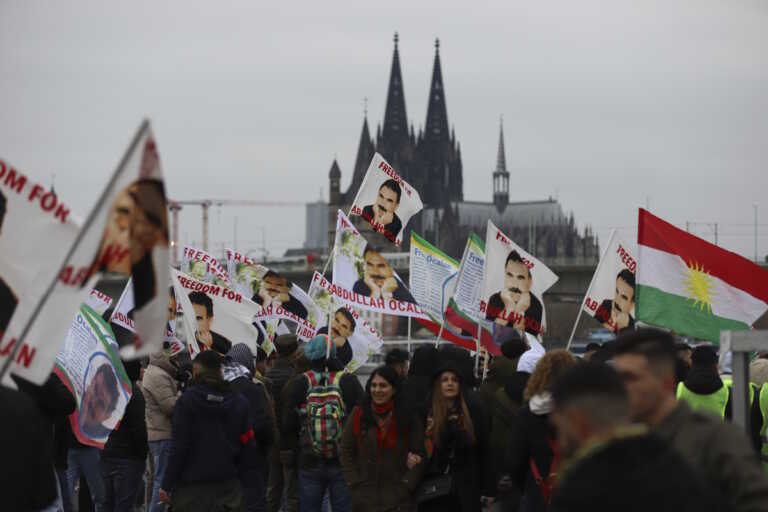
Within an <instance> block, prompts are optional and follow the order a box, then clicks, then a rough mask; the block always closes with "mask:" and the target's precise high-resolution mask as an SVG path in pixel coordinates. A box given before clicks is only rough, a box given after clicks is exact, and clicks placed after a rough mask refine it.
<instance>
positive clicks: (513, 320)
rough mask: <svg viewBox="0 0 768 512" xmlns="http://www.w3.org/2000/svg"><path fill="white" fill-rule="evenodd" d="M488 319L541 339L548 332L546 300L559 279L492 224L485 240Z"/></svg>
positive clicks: (484, 296)
mask: <svg viewBox="0 0 768 512" xmlns="http://www.w3.org/2000/svg"><path fill="white" fill-rule="evenodd" d="M484 274H485V278H484V284H483V302H482V305H481V308H482V309H483V311H485V318H486V319H487V320H492V321H493V322H494V323H495V324H496V325H500V326H509V327H514V328H516V329H518V330H521V331H522V330H525V331H526V332H528V333H530V334H533V335H534V336H538V335H539V334H541V333H542V332H544V330H545V328H546V314H545V311H544V301H543V299H542V296H543V295H544V292H545V291H547V290H548V289H549V288H550V287H551V286H552V285H554V284H555V283H556V282H557V279H558V278H557V276H556V275H555V273H554V272H552V271H551V270H550V269H549V268H547V266H546V265H544V264H543V263H542V262H540V261H539V260H537V259H536V258H534V257H533V256H531V255H530V254H528V253H527V252H526V251H524V250H523V249H522V248H521V247H520V246H519V245H517V244H516V243H514V242H513V241H512V240H510V239H509V238H508V237H507V236H506V235H505V234H504V233H502V232H501V231H500V230H499V229H498V228H497V227H496V226H494V225H493V222H491V221H490V220H489V221H488V229H487V232H486V236H485V267H484Z"/></svg>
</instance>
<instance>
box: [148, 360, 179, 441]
mask: <svg viewBox="0 0 768 512" xmlns="http://www.w3.org/2000/svg"><path fill="white" fill-rule="evenodd" d="M175 376H176V369H175V368H174V367H173V365H172V364H171V359H170V357H168V355H167V354H165V353H164V352H156V353H154V354H150V356H149V366H147V369H146V370H145V371H144V378H143V379H142V388H143V389H144V401H145V405H146V409H147V439H148V440H149V441H163V440H166V439H171V418H172V417H173V407H174V405H176V400H177V398H178V392H179V384H178V382H177V381H176V378H175Z"/></svg>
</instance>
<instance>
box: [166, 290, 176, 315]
mask: <svg viewBox="0 0 768 512" xmlns="http://www.w3.org/2000/svg"><path fill="white" fill-rule="evenodd" d="M174 320H176V297H171V296H170V295H169V296H168V321H169V322H173V321H174Z"/></svg>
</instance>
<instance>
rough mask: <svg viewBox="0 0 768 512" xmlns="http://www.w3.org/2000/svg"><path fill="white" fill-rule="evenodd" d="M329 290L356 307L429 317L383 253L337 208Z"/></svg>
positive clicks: (342, 300)
mask: <svg viewBox="0 0 768 512" xmlns="http://www.w3.org/2000/svg"><path fill="white" fill-rule="evenodd" d="M329 291H330V292H331V294H332V295H333V296H334V297H335V298H336V299H337V300H340V301H341V302H343V303H345V304H350V305H351V306H354V307H356V308H360V309H367V310H369V311H376V312H378V313H386V314H388V315H396V316H410V317H414V318H423V319H426V320H429V315H428V314H427V313H426V312H425V311H424V309H423V308H422V307H421V306H419V305H418V304H416V299H414V298H413V295H411V292H410V291H409V290H408V288H407V287H406V286H405V284H403V281H402V280H401V279H400V277H399V276H398V275H397V273H396V272H395V271H394V270H393V269H392V267H391V266H390V264H389V262H388V261H387V260H386V258H385V257H384V255H383V254H382V253H381V252H380V251H379V250H378V249H377V248H375V247H371V246H369V245H368V242H367V241H366V239H365V238H363V236H362V235H361V234H360V233H359V232H358V231H357V229H355V227H354V226H353V225H352V222H351V221H350V220H349V219H348V218H347V216H346V215H344V213H343V212H342V211H341V210H339V212H338V217H337V221H336V241H335V245H334V248H333V284H332V286H331V287H330V289H329Z"/></svg>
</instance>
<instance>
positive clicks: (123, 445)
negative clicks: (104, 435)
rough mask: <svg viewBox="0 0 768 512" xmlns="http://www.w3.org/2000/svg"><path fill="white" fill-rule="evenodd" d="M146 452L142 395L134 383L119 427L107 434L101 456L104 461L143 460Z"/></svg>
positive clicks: (145, 422) (147, 448)
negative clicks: (107, 437)
mask: <svg viewBox="0 0 768 512" xmlns="http://www.w3.org/2000/svg"><path fill="white" fill-rule="evenodd" d="M148 451H149V445H148V444H147V418H146V413H145V402H144V394H143V393H142V392H141V389H140V388H139V386H137V385H136V383H135V382H134V383H133V392H132V394H131V399H130V400H129V401H128V405H126V407H125V413H123V418H122V419H121V420H120V425H119V426H118V428H116V429H115V430H113V431H112V433H111V434H109V439H107V444H105V445H104V450H103V451H102V452H101V456H102V458H105V459H135V460H145V459H146V458H147V452H148Z"/></svg>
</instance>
